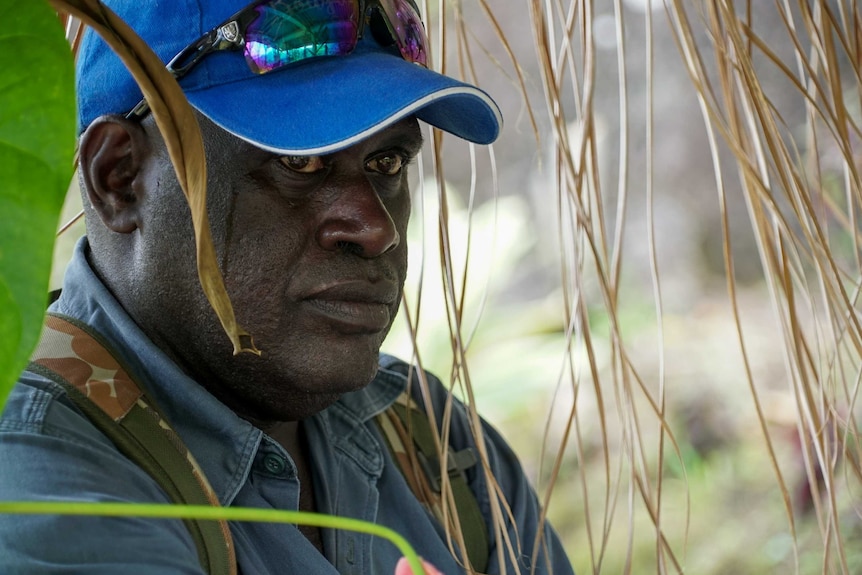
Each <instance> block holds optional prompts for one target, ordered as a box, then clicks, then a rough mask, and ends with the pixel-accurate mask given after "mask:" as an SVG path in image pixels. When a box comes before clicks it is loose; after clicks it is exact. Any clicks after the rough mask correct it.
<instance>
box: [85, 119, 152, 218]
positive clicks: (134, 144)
mask: <svg viewBox="0 0 862 575" xmlns="http://www.w3.org/2000/svg"><path fill="white" fill-rule="evenodd" d="M78 149H79V152H80V167H81V175H82V177H83V180H84V186H85V187H86V192H87V196H88V197H89V199H90V203H91V204H92V205H93V208H94V209H95V211H96V213H97V214H99V217H100V218H101V219H102V221H103V222H104V223H105V226H107V227H108V229H110V230H113V231H115V232H118V233H125V234H127V233H130V232H133V231H134V230H135V229H137V228H138V226H139V224H140V210H141V205H142V200H143V195H144V194H145V193H146V192H145V186H144V185H143V181H142V178H141V177H140V176H141V169H142V166H143V164H144V160H145V158H146V157H147V155H148V154H149V152H150V146H149V142H148V140H147V135H146V133H145V132H144V129H143V128H142V127H141V125H140V124H139V123H137V122H131V121H129V120H127V119H125V118H123V117H122V116H100V117H99V118H96V119H95V120H93V122H92V123H91V124H90V125H89V126H88V127H87V129H86V131H85V132H84V133H83V134H82V135H81V141H80V146H79V148H78Z"/></svg>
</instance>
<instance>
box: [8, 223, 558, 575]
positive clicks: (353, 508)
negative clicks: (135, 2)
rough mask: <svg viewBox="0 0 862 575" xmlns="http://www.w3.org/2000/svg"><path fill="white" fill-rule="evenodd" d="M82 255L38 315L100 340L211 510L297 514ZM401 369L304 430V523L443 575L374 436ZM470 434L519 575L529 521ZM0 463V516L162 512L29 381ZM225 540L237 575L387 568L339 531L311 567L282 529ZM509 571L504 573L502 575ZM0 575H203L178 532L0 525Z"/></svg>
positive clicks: (467, 439)
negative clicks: (51, 503) (70, 507)
mask: <svg viewBox="0 0 862 575" xmlns="http://www.w3.org/2000/svg"><path fill="white" fill-rule="evenodd" d="M88 249H89V248H88V245H87V242H86V239H83V240H81V242H80V243H79V244H78V247H77V249H76V253H75V256H74V259H73V261H72V262H71V264H70V266H69V268H68V270H67V273H66V279H65V283H64V289H63V294H62V296H61V298H60V299H59V300H58V301H57V302H55V303H54V304H53V305H52V311H57V312H59V313H62V314H66V315H69V316H72V317H75V318H77V319H79V320H81V321H83V322H85V323H87V324H89V325H91V326H92V327H94V328H95V329H96V330H97V331H99V332H100V333H101V334H102V335H104V336H105V338H106V339H107V340H108V342H109V343H110V344H111V345H112V347H113V348H114V349H115V350H116V351H117V352H118V353H119V354H120V355H121V359H122V360H123V361H124V362H125V363H126V365H127V366H128V368H129V369H130V370H131V372H132V373H133V374H134V377H135V378H136V380H137V381H138V383H139V384H140V385H141V386H143V387H144V388H146V389H147V390H148V392H149V394H150V395H151V397H152V398H153V399H154V400H155V402H156V403H157V404H158V405H159V406H160V407H161V409H162V411H163V413H164V414H165V416H166V418H167V419H168V420H169V421H170V422H171V423H172V425H173V426H174V428H175V430H176V431H177V432H178V433H179V435H180V437H181V438H182V439H183V441H184V442H185V444H186V445H187V446H188V448H189V450H190V451H191V452H192V454H193V455H194V456H195V457H196V459H197V460H198V462H199V463H200V465H201V467H202V468H203V470H204V473H205V474H206V476H207V478H208V479H209V481H210V483H211V484H212V486H213V488H214V489H215V491H216V493H217V494H218V496H219V498H220V500H221V503H222V505H225V506H238V507H258V508H267V509H293V510H295V509H298V506H299V490H300V485H299V482H298V480H297V474H296V468H295V466H294V463H293V461H292V460H291V458H290V456H289V455H288V453H287V452H286V451H285V450H284V449H283V448H282V447H281V446H280V445H279V444H278V443H277V442H276V441H274V440H273V439H272V438H270V437H268V436H267V435H266V434H265V433H263V432H262V431H261V430H260V429H257V428H256V427H254V426H253V425H251V424H250V423H248V422H246V421H245V420H243V419H240V418H239V417H237V416H236V415H235V414H234V413H233V412H232V411H231V410H230V409H228V408H227V407H226V406H224V405H223V404H222V403H220V402H219V401H218V400H216V399H215V398H214V397H213V396H212V395H210V394H209V393H208V392H207V391H206V390H205V389H204V388H203V387H202V386H200V385H199V384H198V383H197V382H195V381H193V380H192V379H190V378H189V377H188V376H186V375H185V374H184V373H183V372H182V371H181V370H180V369H179V367H177V365H175V364H174V363H173V362H172V361H171V360H170V359H168V357H167V356H166V355H165V354H164V353H162V351H161V350H160V349H159V348H157V347H156V346H155V345H154V344H153V343H152V342H151V341H150V340H149V339H148V338H147V337H146V336H145V335H144V333H143V332H142V331H141V330H140V328H138V326H137V325H136V324H135V323H134V322H133V321H132V319H131V318H130V317H129V316H128V314H126V312H125V311H124V310H123V308H122V307H121V306H120V305H119V303H118V302H117V301H116V300H115V299H114V298H113V296H112V295H111V294H110V293H109V292H108V290H107V289H106V288H105V286H104V285H103V284H102V283H101V281H100V280H99V279H98V277H97V276H96V275H95V274H94V273H93V271H92V270H91V268H90V266H89V264H88V262H87V258H86V253H87V251H88ZM403 365H404V364H403V363H401V362H399V361H398V360H396V359H395V358H392V357H388V356H382V357H381V360H380V370H379V373H378V375H377V377H376V378H375V379H374V381H373V382H372V383H371V384H370V385H369V386H368V387H366V388H365V389H363V390H361V391H357V392H354V393H349V394H346V395H344V396H343V397H342V398H341V399H340V400H339V401H338V402H337V403H335V404H334V405H332V406H331V407H329V408H328V409H326V410H324V411H323V412H321V413H319V414H317V415H316V416H315V417H313V418H311V419H310V420H307V421H306V422H305V426H306V435H307V441H308V444H309V451H310V460H311V462H312V476H313V478H314V486H313V489H314V495H315V499H316V502H317V505H318V510H319V511H320V512H322V513H328V514H334V515H340V516H344V517H353V518H357V519H362V520H365V521H372V522H376V523H378V524H382V525H386V526H388V527H391V528H392V529H394V530H396V531H398V532H400V533H401V534H402V535H404V536H405V537H406V538H407V540H408V541H409V542H410V543H411V544H412V545H413V546H414V548H415V549H416V550H417V551H418V553H419V554H420V555H421V556H423V557H424V558H425V559H427V560H429V561H431V562H432V563H433V564H435V565H436V566H437V567H439V568H440V569H441V570H442V571H443V572H444V573H446V574H447V575H451V574H456V573H462V572H463V570H462V569H461V568H460V567H459V566H458V565H457V563H456V562H455V560H454V559H453V558H452V556H451V554H450V553H449V551H448V547H447V544H446V541H445V537H444V536H443V535H442V531H441V528H440V527H439V524H438V523H437V522H436V520H435V519H434V518H433V516H432V515H430V514H429V513H428V512H427V511H426V510H425V509H424V508H423V507H422V505H421V504H420V503H419V502H418V501H417V500H416V499H415V497H414V496H413V494H412V492H411V491H410V489H409V487H408V486H407V484H406V482H405V480H404V478H403V476H402V474H401V471H400V469H399V468H398V466H397V465H396V464H395V463H394V462H393V461H392V459H391V456H390V453H389V451H388V449H386V448H385V447H383V446H384V445H385V444H384V443H383V440H382V439H381V437H380V434H379V432H378V430H377V427H376V424H374V422H373V420H372V419H373V417H374V416H375V415H376V414H378V413H380V412H381V411H382V410H384V409H386V408H387V407H388V406H389V405H390V404H391V403H392V402H393V401H394V400H395V398H396V397H397V396H398V395H399V394H400V393H401V391H402V389H404V388H405V385H406V378H405V376H404V375H403V374H402V372H401V371H402V370H401V369H399V368H403ZM431 385H432V390H433V396H434V397H433V401H434V402H435V403H436V404H438V405H440V406H442V403H443V402H444V401H445V398H446V391H445V389H444V388H443V386H442V385H441V384H440V383H439V382H438V381H437V380H436V379H433V378H431ZM441 411H442V410H441V409H437V410H436V412H437V413H441ZM454 419H455V421H454V424H453V428H452V439H451V442H450V443H451V445H452V447H453V448H455V449H461V448H463V447H465V446H468V445H470V444H471V443H472V438H471V435H470V431H469V428H468V424H467V420H466V418H465V414H464V411H463V406H461V405H460V404H457V409H456V416H455V418H454ZM484 433H485V438H486V441H487V443H488V453H489V457H490V464H491V467H492V469H493V471H494V474H495V476H496V479H497V481H498V482H499V485H500V488H501V490H502V492H503V493H504V494H505V496H506V499H507V501H508V504H509V506H510V508H511V511H512V514H513V516H514V518H515V525H509V534H510V536H511V537H512V540H513V541H515V542H519V544H520V557H519V563H520V564H521V565H520V566H519V567H518V569H520V571H521V572H524V573H527V572H529V566H530V563H531V562H532V559H533V558H532V550H531V548H532V545H533V541H534V538H535V535H536V530H537V523H538V517H539V506H538V503H537V500H536V497H535V495H534V493H533V491H532V489H531V488H530V486H529V485H528V482H527V480H526V478H525V477H524V474H523V472H522V470H521V467H520V465H519V463H518V461H517V459H516V457H515V455H514V454H513V453H512V451H511V450H510V449H509V447H508V446H507V445H506V443H505V442H504V441H503V439H502V438H501V437H500V436H499V435H498V434H497V433H496V432H495V431H494V430H493V429H492V428H491V427H489V426H487V425H485V427H484ZM0 462H2V463H0V500H36V501H46V500H57V499H62V500H79V501H115V502H157V503H169V502H170V501H169V499H168V497H167V496H166V494H165V493H164V492H163V491H162V489H161V488H160V487H159V486H158V484H157V483H155V481H154V480H153V479H151V478H150V476H149V475H147V474H146V473H145V472H144V471H142V470H141V469H140V468H139V467H137V466H136V465H135V464H134V463H132V462H131V461H129V460H128V459H126V458H125V457H124V456H123V455H122V454H121V453H120V452H119V451H118V450H117V449H116V448H115V447H114V445H113V444H112V443H111V442H110V440H109V439H107V438H106V437H105V436H104V435H102V434H101V433H100V432H99V431H98V430H96V428H95V427H93V425H92V424H90V422H89V421H88V420H87V419H86V418H85V417H84V416H83V415H82V414H81V413H80V412H79V411H78V410H77V409H76V408H75V407H74V406H73V404H72V403H71V401H70V400H69V399H68V398H66V396H65V394H64V392H63V390H62V388H60V387H59V386H57V385H56V384H55V383H53V382H50V381H48V380H46V379H44V378H42V377H40V376H38V375H35V374H32V373H24V374H23V375H22V376H21V378H20V381H19V382H18V384H17V385H16V387H15V388H14V390H13V391H12V393H11V395H10V397H9V399H8V401H7V404H6V407H5V410H4V412H3V416H2V419H0ZM468 480H469V482H470V486H471V488H472V489H473V492H474V493H475V494H476V496H477V499H478V501H479V504H480V507H481V509H482V511H483V513H484V515H485V519H486V522H487V523H488V524H489V525H490V524H491V520H490V509H489V504H488V498H487V486H486V485H485V482H484V480H483V477H482V474H481V473H477V472H476V469H475V468H474V469H472V470H469V471H468ZM305 488H312V486H305ZM542 528H544V529H545V531H546V533H545V535H546V538H545V549H544V550H543V551H542V553H541V555H540V557H538V560H537V565H538V571H537V573H553V574H554V575H565V574H568V573H571V572H572V570H571V567H570V565H569V563H568V560H567V559H566V556H565V553H564V552H563V550H562V548H561V546H560V542H559V540H558V538H557V536H556V535H555V533H554V532H553V530H552V529H551V527H550V526H549V525H544V526H542ZM230 529H231V533H232V535H233V538H234V543H235V546H236V555H237V561H238V564H239V568H240V571H241V573H243V574H244V575H258V574H260V575H265V574H270V573H271V574H275V573H278V574H293V573H298V574H302V575H317V574H321V575H323V574H334V573H342V574H355V575H360V574H361V575H371V574H386V575H389V574H391V573H393V571H394V568H395V563H396V562H397V560H398V558H399V557H400V555H401V554H400V552H399V551H398V550H397V549H396V548H395V547H394V546H393V545H392V544H390V543H389V542H388V541H386V540H383V539H378V538H374V537H372V536H370V535H362V534H357V533H354V532H349V531H342V530H323V545H324V551H325V557H324V556H322V555H321V554H320V552H318V550H317V549H316V548H315V547H314V546H313V545H312V544H311V543H309V541H308V540H307V539H306V538H305V537H304V536H303V535H302V534H301V533H300V532H299V530H298V529H297V528H296V527H295V526H293V525H287V524H269V523H252V522H233V523H231V524H230ZM490 537H491V548H492V549H491V558H490V563H489V568H488V572H489V573H500V572H502V566H501V565H500V563H499V561H498V558H497V551H496V540H495V538H494V534H493V533H491V534H490ZM516 544H518V543H516ZM506 561H508V559H506ZM518 569H514V570H513V565H511V564H508V565H507V566H506V572H507V573H517V572H519V571H518ZM0 572H2V573H4V574H6V575H9V574H15V573H27V574H40V573H46V574H47V573H51V574H62V573H88V574H103V573H111V574H115V573H123V574H127V575H128V574H141V575H144V574H146V575H152V574H155V573H158V574H166V575H168V574H170V575H173V574H177V575H178V574H197V575H200V574H201V573H202V571H201V567H200V565H199V563H198V559H197V552H196V549H195V546H194V543H193V541H192V539H191V537H190V535H189V533H188V531H187V530H186V528H185V526H184V524H183V523H182V522H180V521H178V520H154V519H142V518H104V517H100V518H88V517H75V516H11V515H5V516H3V515H0Z"/></svg>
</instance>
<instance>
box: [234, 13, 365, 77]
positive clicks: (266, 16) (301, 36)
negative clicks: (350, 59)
mask: <svg viewBox="0 0 862 575" xmlns="http://www.w3.org/2000/svg"><path fill="white" fill-rule="evenodd" d="M254 10H255V11H256V12H257V13H258V15H257V17H256V18H255V19H254V20H253V21H252V22H251V24H249V25H248V27H247V28H246V30H245V34H244V35H245V50H244V52H245V58H246V60H247V61H248V64H249V66H250V67H251V69H252V70H254V71H255V72H256V73H258V74H263V73H265V72H269V71H271V70H275V69H276V68H280V67H282V66H286V65H287V64H292V63H294V62H300V61H302V60H305V59H307V58H314V57H317V56H343V55H345V54H349V53H350V52H351V51H352V50H353V49H354V48H355V47H356V34H357V29H358V26H359V2H358V0H335V1H328V0H292V1H291V0H275V1H272V2H267V3H265V4H261V5H260V6H256V7H255V8H254Z"/></svg>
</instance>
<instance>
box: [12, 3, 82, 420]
mask: <svg viewBox="0 0 862 575" xmlns="http://www.w3.org/2000/svg"><path fill="white" fill-rule="evenodd" d="M0 22H3V27H2V29H0V70H2V74H0V405H2V404H3V403H4V402H5V400H6V396H7V395H8V392H9V389H10V388H11V386H12V384H13V383H14V382H15V380H16V379H17V377H18V374H19V373H20V372H21V370H22V369H23V368H24V367H25V366H26V363H27V358H28V357H29V355H30V353H31V352H32V350H33V347H34V346H35V344H36V341H37V339H38V337H39V331H40V329H41V326H42V317H43V315H44V312H45V304H46V300H47V289H48V278H49V275H50V271H51V251H52V247H53V245H54V236H55V232H56V228H57V220H58V218H59V215H60V209H61V208H62V206H63V197H64V195H65V193H66V189H67V187H68V185H69V181H70V179H71V175H72V157H73V154H74V148H75V93H74V65H73V61H72V54H71V51H70V50H69V45H68V44H67V43H66V40H65V35H64V32H63V28H62V26H61V25H60V22H59V20H58V18H57V15H56V14H55V13H54V11H53V10H52V9H51V8H50V7H49V6H48V4H47V3H46V2H44V1H43V0H36V1H33V0H28V1H26V2H20V1H13V0H0Z"/></svg>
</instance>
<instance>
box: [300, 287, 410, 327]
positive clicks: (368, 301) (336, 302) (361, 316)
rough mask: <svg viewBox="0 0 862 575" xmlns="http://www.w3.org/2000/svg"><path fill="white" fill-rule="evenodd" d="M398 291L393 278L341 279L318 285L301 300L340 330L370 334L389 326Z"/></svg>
mask: <svg viewBox="0 0 862 575" xmlns="http://www.w3.org/2000/svg"><path fill="white" fill-rule="evenodd" d="M398 295H399V291H398V286H397V285H396V284H395V283H392V282H376V283H369V282H366V281H342V282H338V283H333V284H326V285H323V286H318V287H316V288H314V289H312V290H310V292H309V293H308V295H305V296H303V297H302V298H301V300H302V302H303V303H304V304H306V305H307V307H308V308H310V310H311V311H312V312H313V313H315V314H316V315H318V316H320V317H322V318H324V319H325V320H326V321H329V322H331V323H333V324H335V325H336V327H337V328H339V329H340V330H343V331H347V332H349V333H366V334H371V333H379V332H381V331H383V330H385V329H386V328H387V327H389V324H390V322H391V319H392V317H391V311H392V309H393V307H394V304H395V302H396V300H397V299H398Z"/></svg>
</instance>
